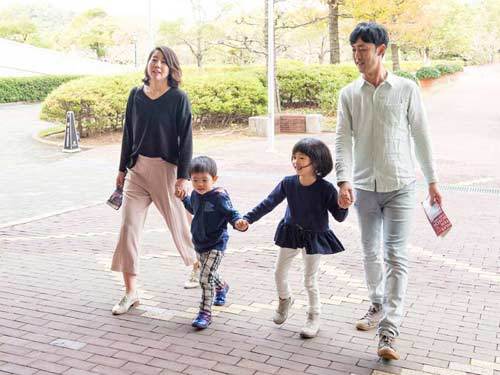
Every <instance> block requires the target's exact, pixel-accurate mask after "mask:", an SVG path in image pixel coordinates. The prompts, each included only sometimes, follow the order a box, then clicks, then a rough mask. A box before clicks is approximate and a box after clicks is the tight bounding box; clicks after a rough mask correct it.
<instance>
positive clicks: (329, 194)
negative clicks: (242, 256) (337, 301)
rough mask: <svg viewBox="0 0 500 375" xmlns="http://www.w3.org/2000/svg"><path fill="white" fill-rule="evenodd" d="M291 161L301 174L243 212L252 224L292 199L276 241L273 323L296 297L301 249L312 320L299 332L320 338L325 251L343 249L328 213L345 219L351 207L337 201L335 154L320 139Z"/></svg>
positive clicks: (297, 150) (301, 147) (309, 141)
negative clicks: (293, 278)
mask: <svg viewBox="0 0 500 375" xmlns="http://www.w3.org/2000/svg"><path fill="white" fill-rule="evenodd" d="M292 165H293V167H294V168H295V171H296V175H294V176H287V177H285V178H284V179H283V180H282V181H281V182H280V183H279V184H278V186H276V188H275V189H274V190H273V191H272V192H271V194H269V196H268V197H267V198H266V199H265V200H263V201H262V203H260V204H259V205H258V206H256V207H255V208H254V209H253V210H252V211H250V212H249V213H247V214H246V215H245V216H244V221H247V223H248V224H251V223H253V222H255V221H257V220H259V219H260V218H261V217H262V216H264V215H266V214H267V213H269V212H271V211H272V210H273V209H274V208H275V207H276V206H277V205H278V204H280V203H281V202H282V201H283V200H284V199H285V198H286V200H287V203H288V207H287V209H286V213H285V217H284V218H283V219H282V220H281V221H280V223H279V224H278V228H277V230H276V234H275V236H274V241H275V243H276V245H278V246H280V247H281V248H280V250H279V253H278V260H277V262H276V269H275V271H274V277H275V280H276V288H277V290H278V296H279V305H278V308H277V310H276V312H275V314H274V317H273V321H274V323H276V324H282V323H284V322H285V320H286V319H287V317H288V311H289V309H290V307H291V306H292V304H293V297H292V294H291V291H290V286H289V284H288V271H289V269H290V266H291V264H292V261H293V258H294V257H295V256H296V255H297V254H298V253H299V252H302V259H303V261H304V286H305V288H306V290H307V293H308V295H309V311H308V314H307V320H306V323H305V325H304V327H303V328H302V330H301V332H300V335H301V336H302V337H303V338H312V337H315V336H316V335H317V333H318V331H319V323H320V319H319V315H320V310H321V305H320V301H319V288H318V281H317V276H318V270H319V262H320V258H321V255H322V254H335V253H338V252H340V251H343V250H344V247H343V246H342V244H341V243H340V241H339V240H338V239H337V237H335V234H333V232H332V231H331V230H330V228H329V226H328V211H330V212H331V214H332V215H333V217H334V218H335V220H337V221H339V222H340V221H343V220H344V219H345V218H346V216H347V209H343V208H340V207H339V205H338V203H337V190H336V189H335V187H334V186H333V185H332V184H331V183H330V182H328V181H326V180H324V179H323V178H324V177H325V176H326V175H327V174H328V173H330V172H331V170H332V167H333V161H332V156H331V154H330V150H329V149H328V147H327V146H326V145H325V144H324V143H323V142H321V141H320V140H318V139H314V138H304V139H302V140H300V141H299V142H298V143H297V144H295V146H294V147H293V151H292Z"/></svg>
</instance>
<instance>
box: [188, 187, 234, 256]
mask: <svg viewBox="0 0 500 375" xmlns="http://www.w3.org/2000/svg"><path fill="white" fill-rule="evenodd" d="M182 203H184V207H186V210H188V211H189V212H191V214H193V215H194V217H193V222H192V223H191V234H192V235H193V244H194V248H195V250H196V251H197V252H199V253H203V252H206V251H209V250H220V251H224V250H225V249H226V245H227V241H228V240H229V236H228V234H227V223H228V222H229V223H231V225H232V226H233V227H234V224H235V222H236V221H237V220H238V219H241V216H240V214H239V213H238V211H236V210H235V209H234V208H233V205H232V203H231V199H230V198H229V195H228V193H227V191H226V190H224V189H222V188H214V189H212V190H210V191H209V192H207V193H205V194H198V193H197V192H196V191H193V193H192V194H191V195H190V196H189V195H188V196H187V197H185V198H184V199H183V200H182Z"/></svg>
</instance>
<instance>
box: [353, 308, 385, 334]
mask: <svg viewBox="0 0 500 375" xmlns="http://www.w3.org/2000/svg"><path fill="white" fill-rule="evenodd" d="M383 315H384V312H383V311H382V305H380V304H378V303H373V304H372V305H371V306H370V308H369V309H368V312H367V313H366V314H365V315H364V316H363V317H362V318H361V319H359V320H357V321H356V328H357V329H359V330H360V331H369V330H370V329H373V328H376V327H377V325H378V322H380V320H381V319H382V316H383Z"/></svg>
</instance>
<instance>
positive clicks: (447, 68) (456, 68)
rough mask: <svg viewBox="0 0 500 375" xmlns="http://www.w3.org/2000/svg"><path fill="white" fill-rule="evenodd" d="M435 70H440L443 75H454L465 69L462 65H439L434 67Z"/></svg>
mask: <svg viewBox="0 0 500 375" xmlns="http://www.w3.org/2000/svg"><path fill="white" fill-rule="evenodd" d="M433 68H435V69H437V70H439V73H441V75H444V74H453V73H456V72H461V71H463V70H464V67H463V66H462V65H461V64H438V65H435V66H433Z"/></svg>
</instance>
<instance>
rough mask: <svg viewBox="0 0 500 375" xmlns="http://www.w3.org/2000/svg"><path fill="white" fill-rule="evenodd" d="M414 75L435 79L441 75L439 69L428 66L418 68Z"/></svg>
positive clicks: (420, 77)
mask: <svg viewBox="0 0 500 375" xmlns="http://www.w3.org/2000/svg"><path fill="white" fill-rule="evenodd" d="M415 75H416V77H417V78H418V79H436V78H439V77H441V73H440V72H439V70H437V69H435V68H432V67H429V66H425V67H422V68H420V69H419V70H417V72H416V73H415Z"/></svg>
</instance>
